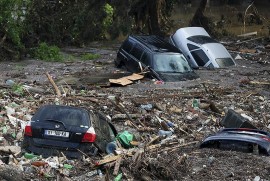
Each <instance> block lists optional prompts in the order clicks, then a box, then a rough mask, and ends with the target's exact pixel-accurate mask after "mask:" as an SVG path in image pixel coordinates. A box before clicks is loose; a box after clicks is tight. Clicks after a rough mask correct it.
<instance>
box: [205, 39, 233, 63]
mask: <svg viewBox="0 0 270 181" xmlns="http://www.w3.org/2000/svg"><path fill="white" fill-rule="evenodd" d="M202 48H203V49H205V50H206V52H208V53H209V55H210V57H211V58H212V59H213V60H215V59H216V58H231V55H230V53H229V52H228V50H227V49H226V48H225V47H224V46H223V45H222V44H220V43H207V44H203V45H202Z"/></svg>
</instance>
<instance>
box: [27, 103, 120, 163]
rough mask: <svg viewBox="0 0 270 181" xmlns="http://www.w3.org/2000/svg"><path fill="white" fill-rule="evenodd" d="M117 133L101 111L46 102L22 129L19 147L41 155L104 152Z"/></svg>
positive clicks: (72, 156) (72, 155)
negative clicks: (22, 136) (23, 129)
mask: <svg viewBox="0 0 270 181" xmlns="http://www.w3.org/2000/svg"><path fill="white" fill-rule="evenodd" d="M116 134H117V132H116V130H115V128H114V127H113V125H112V124H111V123H110V122H109V121H107V119H106V117H105V116H104V115H103V114H101V113H94V112H93V111H87V110H86V109H84V108H78V107H70V106H60V105H45V106H42V107H41V108H39V109H38V111H37V112H36V113H35V115H34V116H33V117H32V119H31V121H29V122H28V124H27V126H26V127H25V131H24V140H23V143H22V148H23V149H25V151H28V152H32V153H35V154H39V155H42V156H43V157H48V156H53V155H61V152H62V153H64V154H65V155H66V156H67V157H71V158H78V157H80V156H81V155H82V153H84V154H87V155H95V154H96V153H97V152H98V151H99V150H100V151H102V152H105V150H106V146H107V144H108V143H109V142H111V141H113V140H114V138H115V135H116Z"/></svg>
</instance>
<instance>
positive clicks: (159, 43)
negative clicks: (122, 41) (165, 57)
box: [129, 35, 182, 53]
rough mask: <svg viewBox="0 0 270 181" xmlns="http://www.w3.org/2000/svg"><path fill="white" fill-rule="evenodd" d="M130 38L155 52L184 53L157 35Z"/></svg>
mask: <svg viewBox="0 0 270 181" xmlns="http://www.w3.org/2000/svg"><path fill="white" fill-rule="evenodd" d="M129 38H132V39H134V40H135V41H137V42H139V43H141V44H142V45H144V46H145V47H147V48H148V49H149V50H150V51H153V52H160V53H164V52H174V53H182V52H181V51H180V50H179V49H178V48H176V47H175V46H173V45H172V44H170V43H169V42H167V41H165V40H164V39H162V38H161V37H158V36H156V35H129Z"/></svg>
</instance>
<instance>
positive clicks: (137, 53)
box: [130, 45, 143, 60]
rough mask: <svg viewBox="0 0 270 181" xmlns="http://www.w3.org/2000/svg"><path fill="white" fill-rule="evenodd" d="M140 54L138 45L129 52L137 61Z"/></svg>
mask: <svg viewBox="0 0 270 181" xmlns="http://www.w3.org/2000/svg"><path fill="white" fill-rule="evenodd" d="M142 53H143V51H142V48H141V47H140V46H139V45H135V46H134V47H133V48H132V50H131V52H130V54H131V55H133V56H134V57H135V58H136V59H137V60H140V58H141V56H142Z"/></svg>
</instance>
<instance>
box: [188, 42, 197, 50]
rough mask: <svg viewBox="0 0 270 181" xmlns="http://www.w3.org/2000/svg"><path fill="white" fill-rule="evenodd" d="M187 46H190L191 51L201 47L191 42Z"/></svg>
mask: <svg viewBox="0 0 270 181" xmlns="http://www.w3.org/2000/svg"><path fill="white" fill-rule="evenodd" d="M187 46H188V49H189V51H192V50H195V49H199V48H200V47H198V46H195V45H192V44H190V43H188V44H187Z"/></svg>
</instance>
